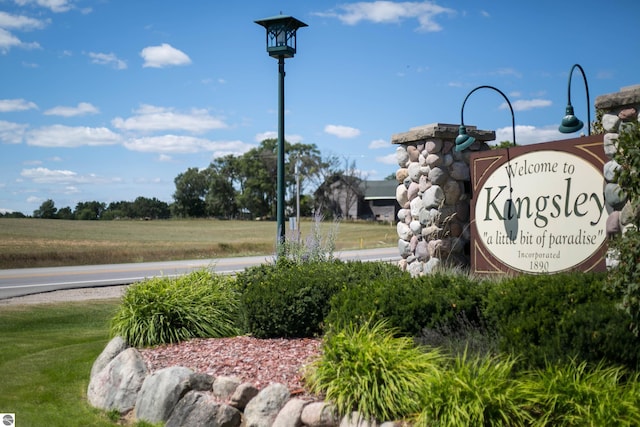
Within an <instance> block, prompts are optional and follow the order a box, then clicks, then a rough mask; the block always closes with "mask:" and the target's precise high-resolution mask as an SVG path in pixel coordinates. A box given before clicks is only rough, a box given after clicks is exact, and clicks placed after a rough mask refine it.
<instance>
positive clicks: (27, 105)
mask: <svg viewBox="0 0 640 427" xmlns="http://www.w3.org/2000/svg"><path fill="white" fill-rule="evenodd" d="M33 109H36V110H37V109H38V106H37V105H36V104H35V103H33V102H30V101H26V100H24V99H0V113H9V112H12V111H25V110H33Z"/></svg>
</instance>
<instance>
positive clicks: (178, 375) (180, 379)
mask: <svg viewBox="0 0 640 427" xmlns="http://www.w3.org/2000/svg"><path fill="white" fill-rule="evenodd" d="M191 374H193V371H192V370H191V369H188V368H184V367H182V366H172V367H169V368H164V369H161V370H159V371H157V372H154V373H153V374H151V375H149V376H147V377H146V378H145V380H144V382H143V383H142V387H141V388H140V392H139V393H138V398H137V399H136V408H135V416H136V418H137V419H139V420H144V421H147V422H150V423H159V422H165V421H167V420H168V419H169V415H171V411H173V408H174V407H175V406H176V404H177V403H178V401H179V400H180V399H181V398H182V397H183V396H184V395H185V394H186V393H187V392H188V391H190V389H191V383H190V381H189V379H190V378H191Z"/></svg>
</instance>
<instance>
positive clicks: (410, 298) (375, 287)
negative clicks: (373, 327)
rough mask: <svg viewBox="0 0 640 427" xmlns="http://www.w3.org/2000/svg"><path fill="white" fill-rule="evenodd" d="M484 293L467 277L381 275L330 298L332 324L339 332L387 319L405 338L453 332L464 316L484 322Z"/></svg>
mask: <svg viewBox="0 0 640 427" xmlns="http://www.w3.org/2000/svg"><path fill="white" fill-rule="evenodd" d="M485 292H486V289H485V288H484V284H483V283H479V282H477V281H474V280H473V279H471V278H470V277H469V276H467V275H463V274H455V273H435V274H431V275H425V276H421V277H419V278H411V277H409V276H408V275H406V274H403V275H396V276H391V277H388V276H387V277H378V278H376V279H375V280H372V281H368V282H364V281H361V282H358V283H354V284H353V285H352V286H348V287H345V288H343V289H342V290H341V291H340V292H339V293H337V294H336V295H335V296H334V297H333V299H332V300H331V311H330V313H329V315H328V316H327V323H328V324H329V325H330V326H331V327H338V328H339V327H341V326H344V325H347V324H349V323H350V322H359V323H363V322H366V321H368V320H369V319H374V320H381V319H386V320H387V321H388V322H389V325H390V326H391V327H393V328H395V329H397V330H398V332H399V333H401V334H404V335H410V336H419V335H420V334H421V332H422V331H423V329H424V328H436V327H449V329H450V330H452V331H453V330H457V328H458V326H459V325H458V323H459V322H458V320H459V318H460V316H464V317H465V318H466V319H467V321H468V322H469V323H470V324H473V325H478V324H479V323H480V321H481V319H480V317H481V312H482V307H481V304H482V301H483V295H484V293H485ZM363 296H366V297H363Z"/></svg>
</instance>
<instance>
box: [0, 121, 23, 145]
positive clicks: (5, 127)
mask: <svg viewBox="0 0 640 427" xmlns="http://www.w3.org/2000/svg"><path fill="white" fill-rule="evenodd" d="M27 127H28V125H25V124H21V123H12V122H5V121H4V120H0V142H4V143H6V144H20V143H21V142H22V140H23V139H24V134H25V132H26V130H27Z"/></svg>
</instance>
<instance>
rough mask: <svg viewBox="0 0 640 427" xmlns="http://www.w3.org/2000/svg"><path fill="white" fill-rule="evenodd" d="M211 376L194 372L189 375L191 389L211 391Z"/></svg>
mask: <svg viewBox="0 0 640 427" xmlns="http://www.w3.org/2000/svg"><path fill="white" fill-rule="evenodd" d="M213 379H214V378H213V377H212V376H211V375H207V374H203V373H201V372H195V373H193V374H191V377H189V384H190V385H191V390H195V391H211V389H212V387H213Z"/></svg>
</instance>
